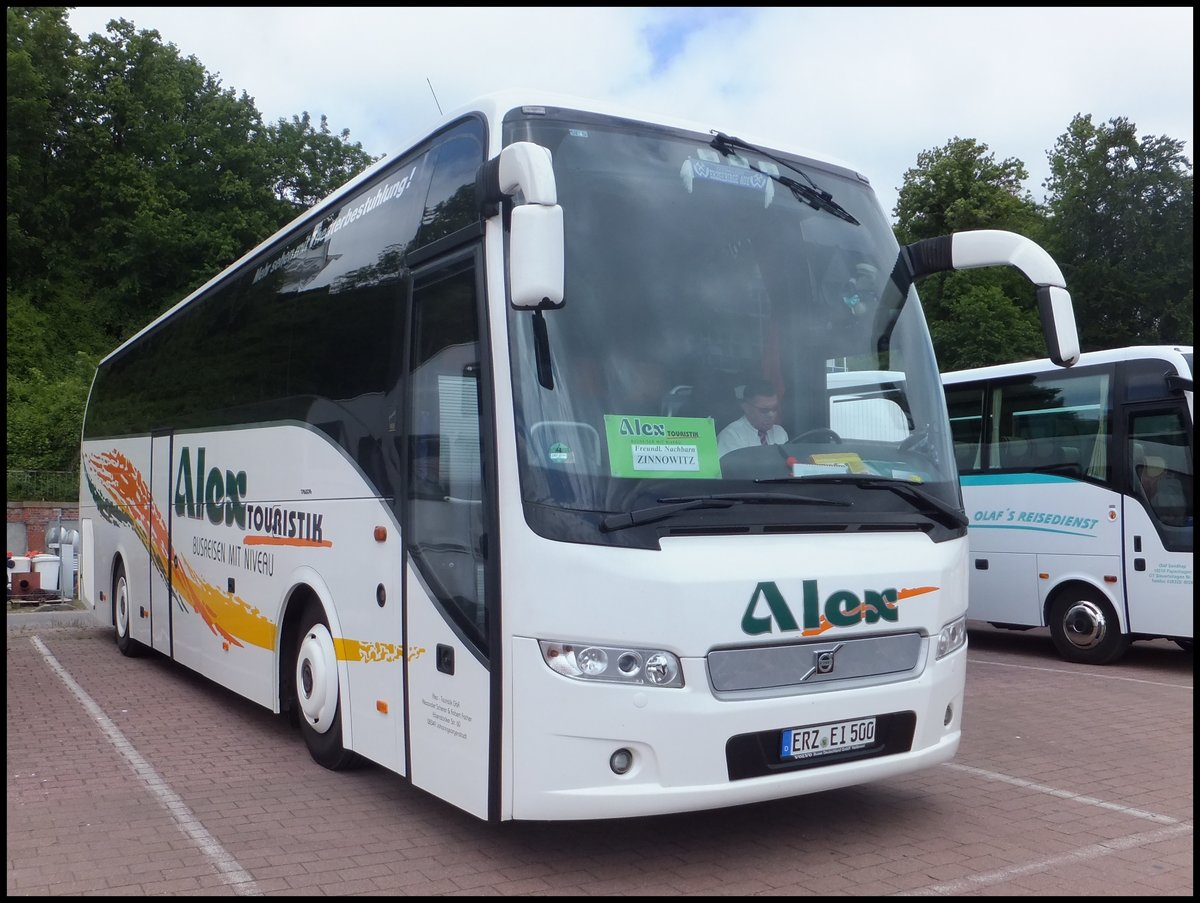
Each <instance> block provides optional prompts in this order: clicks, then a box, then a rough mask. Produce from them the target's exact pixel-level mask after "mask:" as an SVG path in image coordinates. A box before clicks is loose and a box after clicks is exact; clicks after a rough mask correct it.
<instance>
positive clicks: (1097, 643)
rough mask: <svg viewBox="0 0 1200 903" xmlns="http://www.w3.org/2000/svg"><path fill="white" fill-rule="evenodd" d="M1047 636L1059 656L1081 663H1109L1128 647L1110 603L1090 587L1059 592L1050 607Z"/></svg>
mask: <svg viewBox="0 0 1200 903" xmlns="http://www.w3.org/2000/svg"><path fill="white" fill-rule="evenodd" d="M1050 638H1051V639H1052V640H1053V641H1054V648H1055V649H1056V650H1057V651H1058V654H1059V656H1060V657H1062V658H1063V659H1065V660H1066V661H1068V662H1077V663H1079V664H1081V665H1109V664H1112V663H1113V662H1115V661H1117V659H1119V658H1120V657H1121V656H1122V655H1124V654H1125V650H1126V649H1128V648H1129V635H1128V634H1127V633H1124V632H1123V631H1122V630H1121V623H1120V621H1119V620H1118V619H1117V613H1116V611H1114V610H1113V607H1112V604H1111V603H1110V602H1109V601H1108V599H1106V598H1105V597H1104V595H1103V594H1101V593H1100V592H1099V591H1097V590H1095V589H1093V588H1092V587H1090V586H1069V587H1066V588H1065V589H1063V590H1060V591H1059V592H1058V594H1057V595H1056V596H1055V598H1054V602H1053V604H1052V605H1051V606H1050Z"/></svg>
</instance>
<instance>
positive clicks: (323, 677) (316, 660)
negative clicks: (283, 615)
mask: <svg viewBox="0 0 1200 903" xmlns="http://www.w3.org/2000/svg"><path fill="white" fill-rule="evenodd" d="M293 666H294V667H293V678H294V682H293V686H294V687H295V700H294V701H295V711H296V713H297V720H298V721H299V722H300V733H301V735H303V737H304V742H305V744H306V745H307V746H308V752H309V755H311V756H312V757H313V761H315V762H316V763H317V764H318V765H321V766H323V767H325V768H329V769H332V770H333V771H339V770H341V769H343V768H348V767H349V766H350V765H351V764H353V762H354V760H355V755H354V753H352V752H350V751H349V750H347V749H346V748H345V747H344V746H342V712H341V706H340V705H339V699H338V697H339V695H340V693H339V687H338V665H337V653H336V651H335V649H334V645H333V635H332V634H330V632H329V625H328V624H326V623H325V617H324V614H323V613H322V611H321V607H320V605H318V604H317V603H315V602H309V603H308V604H307V607H306V608H305V610H304V614H303V616H302V619H301V629H300V635H299V637H298V638H297V641H296V649H295V654H294V656H293Z"/></svg>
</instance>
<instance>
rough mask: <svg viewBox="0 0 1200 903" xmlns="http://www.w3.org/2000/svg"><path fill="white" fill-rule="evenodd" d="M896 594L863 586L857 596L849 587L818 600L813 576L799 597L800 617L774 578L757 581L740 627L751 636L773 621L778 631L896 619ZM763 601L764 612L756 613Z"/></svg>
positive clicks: (763, 629)
mask: <svg viewBox="0 0 1200 903" xmlns="http://www.w3.org/2000/svg"><path fill="white" fill-rule="evenodd" d="M898 596H899V594H898V593H897V591H896V590H894V589H885V590H878V591H876V590H865V591H864V592H863V595H862V597H861V598H860V597H859V596H858V595H857V594H855V593H853V592H851V591H850V590H848V589H840V590H837V591H835V592H833V593H830V594H829V595H828V596H826V597H825V599H824V601H822V600H821V595H820V591H819V589H818V588H817V581H816V580H805V581H804V589H803V593H802V597H801V599H800V619H799V621H797V619H796V614H795V612H793V611H792V609H791V607H790V606H789V605H788V603H787V600H786V599H784V597H783V593H781V592H780V591H779V587H778V586H776V585H775V584H774V583H773V582H770V581H766V582H762V583H759V584H758V585H757V586H756V587H755V588H754V594H753V595H752V596H751V597H750V604H749V605H748V606H746V612H745V614H743V615H742V630H743V631H745V632H746V633H747V634H749V635H750V636H757V635H758V634H760V633H770V632H771V631H772V629H773V627H772V625H774V626H776V627H778V628H779V631H780V632H781V633H786V632H788V631H792V630H804V631H820V630H823V629H826V628H828V627H853V626H854V625H855V624H863V623H865V624H875V623H878V622H879V621H892V622H895V621H899V619H900V613H899V611H898V610H897V608H896V600H897V598H898ZM762 604H765V606H766V612H765V613H763V614H759V613H758V612H759V610H760V608H761V607H762Z"/></svg>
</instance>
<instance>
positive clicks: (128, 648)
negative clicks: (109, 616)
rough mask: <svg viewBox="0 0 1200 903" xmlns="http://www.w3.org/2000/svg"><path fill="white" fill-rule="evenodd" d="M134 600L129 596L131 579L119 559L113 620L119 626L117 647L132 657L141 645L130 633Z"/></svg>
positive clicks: (115, 582)
mask: <svg viewBox="0 0 1200 903" xmlns="http://www.w3.org/2000/svg"><path fill="white" fill-rule="evenodd" d="M132 608H133V602H132V601H131V600H130V598H129V579H128V578H127V577H126V576H125V563H124V562H121V561H118V562H117V570H116V573H115V574H113V622H114V623H115V624H116V628H117V649H119V650H120V652H121V654H122V655H125V656H129V657H130V658H132V657H134V656H136V655H138V653H139V652H140V651H141V647H140V645H139V644H138V641H137V640H135V639H134V638H133V636H132V635H131V634H130V622H131V620H132V618H133V614H132Z"/></svg>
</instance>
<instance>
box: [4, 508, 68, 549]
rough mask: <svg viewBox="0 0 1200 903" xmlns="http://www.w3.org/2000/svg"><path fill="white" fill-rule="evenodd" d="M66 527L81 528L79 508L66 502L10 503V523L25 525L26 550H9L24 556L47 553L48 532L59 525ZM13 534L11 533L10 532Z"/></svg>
mask: <svg viewBox="0 0 1200 903" xmlns="http://www.w3.org/2000/svg"><path fill="white" fill-rule="evenodd" d="M60 519H61V521H62V524H63V526H64V527H71V528H73V529H74V528H77V527H78V526H79V506H78V505H71V504H68V503H66V502H9V503H8V523H10V524H24V525H25V548H24V549H9V551H11V552H16V553H18V554H24V553H27V552H29V551H31V550H32V551H37V552H45V551H46V531H47V530H48V529H49V528H50V527H53V526H55V525H57V524H58V523H59V520H60ZM10 532H11V531H10Z"/></svg>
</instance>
